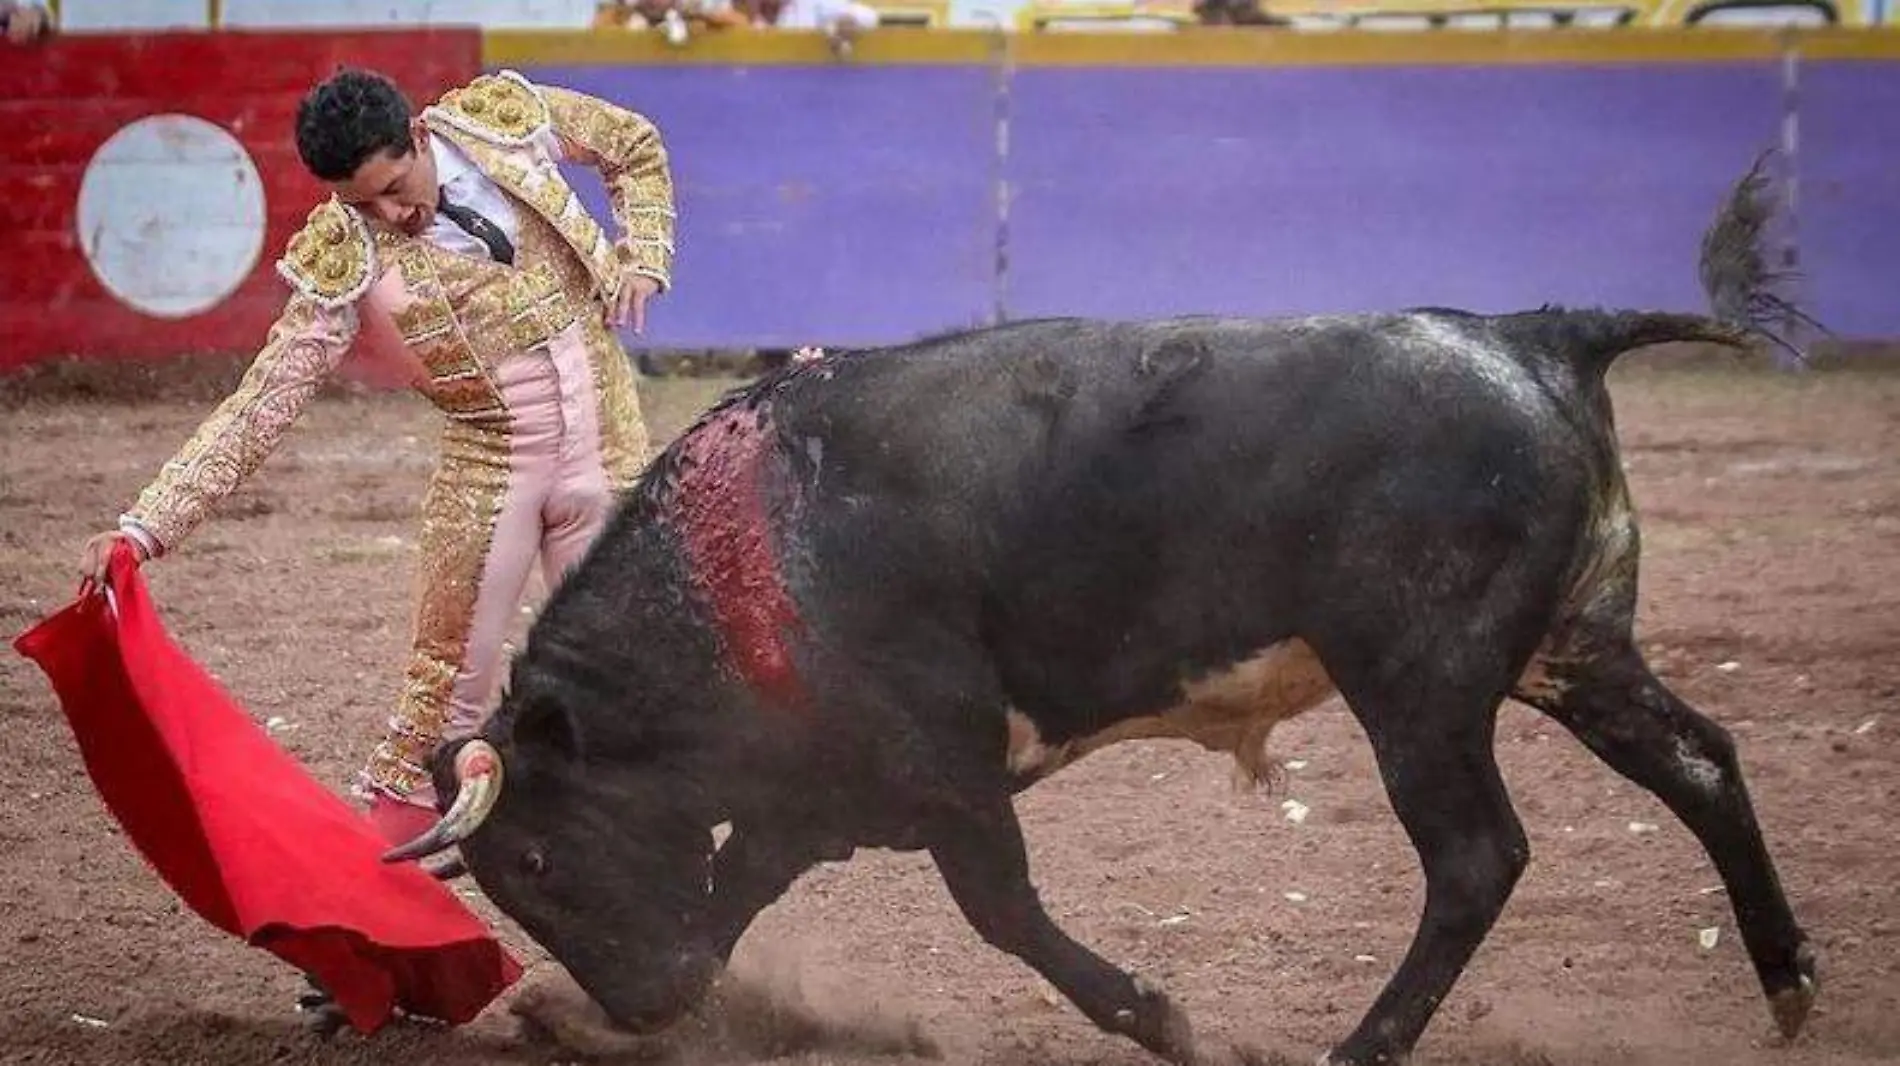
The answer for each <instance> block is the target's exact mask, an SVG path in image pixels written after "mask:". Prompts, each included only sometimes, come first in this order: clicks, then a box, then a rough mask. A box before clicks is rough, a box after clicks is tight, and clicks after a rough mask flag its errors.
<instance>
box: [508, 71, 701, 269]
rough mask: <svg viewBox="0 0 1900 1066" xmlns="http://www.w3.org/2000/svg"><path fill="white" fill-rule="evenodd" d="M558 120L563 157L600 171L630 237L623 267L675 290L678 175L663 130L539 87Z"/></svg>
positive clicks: (602, 104) (601, 103) (597, 102)
mask: <svg viewBox="0 0 1900 1066" xmlns="http://www.w3.org/2000/svg"><path fill="white" fill-rule="evenodd" d="M536 88H537V90H538V91H539V92H540V94H541V97H542V99H544V100H546V101H547V104H548V109H549V111H550V112H551V113H552V114H553V118H554V133H555V135H556V137H558V138H559V140H560V143H561V151H562V154H563V155H564V156H565V157H566V158H568V159H571V160H573V161H574V162H577V163H582V164H585V165H588V166H592V167H594V168H595V169H596V170H598V171H600V175H601V178H602V180H603V182H604V183H605V185H606V186H607V192H608V194H609V196H610V197H611V198H612V200H613V210H614V217H615V218H616V219H618V220H619V222H620V226H621V228H622V229H623V230H624V231H625V236H624V237H623V238H622V239H621V241H620V243H619V244H618V246H617V247H616V252H617V254H618V255H619V257H620V259H621V261H622V262H623V263H626V264H629V265H630V266H632V267H633V269H634V270H635V271H637V272H638V273H641V274H645V275H646V276H648V277H650V278H653V279H654V280H656V281H658V282H659V283H660V285H661V286H662V287H663V288H671V287H672V283H673V282H672V277H673V226H674V213H673V175H672V170H671V168H670V166H669V164H668V161H667V154H666V144H665V142H664V141H663V140H662V139H661V137H660V131H659V129H658V128H657V127H655V126H654V125H653V123H652V122H651V121H649V120H648V119H647V118H646V117H645V116H643V115H640V114H637V113H635V112H632V111H628V110H626V109H625V108H622V107H617V106H615V105H613V104H610V103H608V102H606V101H605V100H601V99H598V98H596V97H592V96H588V95H586V94H584V93H577V92H574V91H573V90H571V89H562V88H559V87H556V86H551V85H539V86H536Z"/></svg>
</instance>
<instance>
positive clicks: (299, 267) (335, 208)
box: [120, 71, 674, 552]
mask: <svg viewBox="0 0 1900 1066" xmlns="http://www.w3.org/2000/svg"><path fill="white" fill-rule="evenodd" d="M422 117H423V121H424V122H425V123H426V124H427V125H428V127H429V129H430V130H432V131H433V132H434V133H435V134H437V135H438V136H440V137H442V138H444V139H446V140H448V141H449V142H450V143H452V144H454V145H455V146H456V147H457V148H459V149H461V150H462V151H463V152H464V153H465V154H466V155H467V156H468V157H469V159H470V160H472V161H473V162H474V163H475V165H476V166H477V167H478V168H480V169H481V171H482V172H483V173H484V174H486V175H487V176H488V177H489V179H490V180H492V181H494V182H495V183H496V184H497V185H499V186H500V187H501V188H502V189H503V190H504V191H506V192H507V193H509V194H511V195H512V196H513V197H514V198H515V199H516V200H517V201H519V202H520V203H521V204H525V205H526V206H527V207H528V208H529V209H530V211H531V217H523V218H522V219H521V221H522V223H523V232H524V235H525V236H527V237H528V238H529V242H528V243H529V244H530V245H531V244H532V243H533V241H532V239H533V237H534V236H535V235H536V234H558V239H555V238H553V237H550V238H549V239H548V240H547V241H546V242H545V243H546V244H548V245H550V246H556V245H558V246H564V247H552V248H550V249H548V251H549V252H550V253H551V254H544V255H538V256H537V255H524V256H522V257H519V258H518V259H517V262H516V265H515V267H512V268H511V267H505V266H503V265H501V264H497V263H489V262H485V261H477V260H475V259H473V258H471V257H468V256H464V255H460V254H458V253H454V252H449V251H446V250H443V249H441V248H438V247H436V246H435V245H434V244H432V243H430V242H428V241H426V240H423V239H421V238H419V237H409V236H407V235H405V234H401V233H396V232H392V231H386V230H383V229H380V228H378V229H376V230H374V231H372V229H371V228H370V227H369V226H368V224H367V223H366V222H365V221H364V218H363V216H362V215H361V214H359V213H358V212H357V211H355V210H354V209H352V208H350V207H348V206H346V205H344V204H342V203H341V202H339V201H337V200H336V199H334V198H332V199H331V200H329V201H327V202H325V203H323V204H320V205H318V207H317V208H316V209H315V210H313V211H312V212H311V213H310V217H309V220H308V222H307V224H306V225H305V226H304V227H303V228H302V229H301V230H299V231H298V232H297V234H296V235H294V236H293V237H292V238H291V239H290V242H289V244H288V246H287V248H286V250H285V253H284V256H283V258H282V259H281V260H280V261H279V262H278V264H277V270H278V273H279V274H281V275H282V276H283V277H284V279H285V280H287V281H288V282H289V283H290V286H291V289H292V292H291V295H290V298H289V300H288V301H287V302H286V304H285V306H284V310H283V312H282V313H281V314H280V315H279V317H278V319H277V321H276V323H275V324H274V325H273V326H272V327H271V329H270V332H269V335H268V337H267V338H266V341H265V343H264V345H263V347H262V349H261V350H260V351H259V353H258V355H257V357H256V359H255V360H254V361H253V362H252V364H251V366H250V369H249V370H248V371H247V372H246V374H245V375H244V378H243V380H242V381H241V382H240V384H239V385H238V387H237V389H236V390H235V391H234V392H233V393H232V394H231V395H230V396H229V397H227V398H226V399H225V400H224V401H223V402H222V403H221V404H219V406H218V407H217V408H216V410H214V411H213V412H212V413H211V415H210V416H209V417H208V418H207V419H206V420H205V421H204V422H203V423H202V424H200V426H199V427H198V430H197V432H196V433H194V434H193V436H192V437H191V439H190V440H189V441H187V442H186V443H185V445H184V446H183V447H182V448H181V449H180V450H179V451H178V452H177V454H176V455H174V456H173V457H172V458H171V459H170V460H169V461H168V462H166V463H165V464H164V466H163V467H162V468H161V469H160V471H159V474H158V476H157V478H155V479H154V480H153V481H152V483H151V484H150V485H148V486H147V487H146V488H145V489H144V491H143V492H141V493H140V494H139V497H138V500H137V502H136V503H135V504H134V505H133V507H132V508H131V510H130V511H129V512H128V513H127V514H125V515H123V516H121V519H120V525H121V526H122V527H123V528H125V529H126V530H127V531H128V532H130V533H132V534H133V535H134V536H138V537H139V538H140V539H141V540H142V541H144V542H145V543H146V544H147V547H148V548H150V549H151V550H153V551H155V552H164V551H168V550H170V549H172V548H175V547H177V545H178V544H179V542H180V541H181V540H183V539H184V538H185V537H186V536H187V535H189V534H190V533H191V531H192V530H193V529H195V528H196V527H197V526H198V525H199V524H200V523H201V522H202V521H203V520H204V518H205V517H206V515H207V514H208V513H209V512H210V510H211V508H212V507H213V506H214V505H215V504H216V503H217V502H218V500H219V499H221V498H222V497H224V496H225V495H226V494H227V493H229V492H230V491H231V490H233V489H234V488H236V487H237V485H238V483H239V482H240V481H242V480H243V479H244V478H245V477H247V476H249V475H250V474H251V472H252V471H254V470H256V469H257V467H258V466H259V465H260V464H262V463H263V461H264V459H265V458H266V457H267V456H268V455H269V454H270V452H271V450H272V449H273V448H275V447H276V445H277V443H278V441H279V440H281V439H282V437H283V435H284V433H285V432H286V431H287V430H288V429H289V428H290V425H291V423H292V422H294V421H295V420H296V418H297V416H298V415H299V414H300V413H301V411H302V409H303V407H304V405H305V404H306V403H307V402H308V401H309V399H310V398H311V396H313V395H314V394H315V393H316V391H317V389H318V387H319V386H320V385H321V384H322V382H323V380H324V379H325V378H326V377H327V376H328V375H329V374H330V373H331V372H332V371H333V370H334V369H335V368H336V367H337V365H338V364H339V363H340V362H341V361H342V359H343V357H344V355H345V354H346V353H347V352H348V351H349V349H350V347H351V346H352V344H353V343H354V342H356V341H357V339H358V338H359V336H362V335H365V334H367V337H366V339H367V340H369V341H371V343H373V344H376V345H377V346H378V347H379V348H380V349H382V350H383V351H385V352H400V353H401V358H402V360H403V361H404V363H405V364H406V365H407V367H408V370H409V373H410V375H411V379H412V383H413V384H414V386H415V387H416V389H417V390H418V391H420V392H421V393H422V394H423V395H424V396H426V397H427V398H428V399H429V400H430V401H431V402H432V403H433V404H435V406H436V407H438V408H439V409H441V410H442V412H443V413H444V414H445V415H447V416H448V417H449V418H451V419H456V420H460V421H469V422H478V423H479V422H482V421H485V420H492V419H495V418H497V417H500V416H503V415H504V414H505V411H504V409H503V406H502V402H501V398H500V396H499V394H498V393H497V391H496V389H495V386H494V383H493V375H492V369H493V367H494V365H495V364H496V363H497V362H498V361H499V360H500V359H501V358H502V357H503V356H505V355H508V354H510V353H512V352H517V351H522V350H525V349H528V348H532V347H534V346H535V345H537V344H541V343H544V342H546V341H547V340H548V339H549V338H550V337H552V336H554V335H555V334H557V333H559V332H560V331H561V330H562V329H564V328H566V327H567V326H568V325H570V324H572V323H573V322H575V321H576V320H577V319H578V318H579V317H580V316H582V315H587V314H592V315H596V316H598V315H600V314H601V312H602V308H603V306H604V305H611V302H612V301H613V300H614V299H615V297H616V296H617V295H618V293H619V290H620V285H621V279H622V277H623V275H624V273H625V272H626V271H627V270H628V269H631V270H632V271H633V272H634V273H638V274H644V275H646V276H649V277H652V278H654V279H655V280H656V281H658V282H659V284H660V285H661V287H662V288H663V289H665V288H670V287H671V284H672V279H671V270H672V260H673V232H674V210H673V186H672V177H671V173H670V170H669V167H668V161H667V155H666V149H665V146H664V144H663V143H662V141H661V138H660V134H659V132H658V130H656V129H655V128H654V126H653V124H652V123H651V122H650V121H648V120H647V119H646V118H644V117H642V116H640V115H638V114H636V113H634V112H631V111H627V110H625V109H622V108H619V107H616V106H614V105H612V104H609V103H607V102H605V101H602V100H599V99H596V98H594V97H591V96H586V95H583V94H581V93H577V92H572V91H570V90H566V89H561V88H557V87H554V86H549V85H536V84H533V83H531V82H529V81H528V80H527V79H526V78H524V77H522V76H521V75H519V74H516V73H514V72H512V71H504V72H502V73H500V74H497V75H483V76H481V77H479V78H476V79H475V80H474V81H473V82H471V83H470V84H469V85H467V86H465V87H463V88H459V89H455V90H452V91H450V92H448V93H446V94H444V95H443V97H442V98H441V100H439V101H438V102H437V103H435V104H434V105H432V106H430V107H428V108H426V109H425V110H424V111H423V115H422ZM563 160H567V161H573V162H578V163H582V164H584V165H590V166H592V167H594V168H595V169H596V170H598V171H599V173H600V174H601V176H602V178H603V180H604V184H605V185H606V187H607V189H608V191H609V194H610V197H611V200H612V207H613V213H614V216H615V220H616V221H617V222H618V223H619V225H620V228H621V229H622V230H623V236H622V237H621V238H620V239H618V240H610V239H609V238H608V237H607V235H606V234H605V233H604V232H603V231H602V229H601V227H600V225H599V224H598V223H596V222H595V220H594V219H593V217H592V216H590V215H589V214H588V213H587V211H586V210H585V208H583V206H582V205H581V202H580V198H579V197H578V196H576V195H575V193H574V190H573V189H572V188H571V187H570V186H569V185H568V183H567V182H566V180H565V179H563V177H562V176H561V174H560V171H559V170H558V168H557V163H559V162H561V161H563ZM531 250H532V249H531V248H530V247H528V246H526V245H524V252H527V251H531ZM568 253H571V254H568ZM589 347H590V349H597V348H600V347H601V346H598V345H590V346H589ZM605 347H606V348H611V349H613V350H614V351H615V352H616V353H617V352H618V345H611V344H609V345H606V346H605ZM603 357H606V356H603ZM632 417H638V416H637V413H635V414H633V415H632ZM620 458H622V459H624V458H625V457H620ZM634 458H635V461H638V459H640V458H643V457H634Z"/></svg>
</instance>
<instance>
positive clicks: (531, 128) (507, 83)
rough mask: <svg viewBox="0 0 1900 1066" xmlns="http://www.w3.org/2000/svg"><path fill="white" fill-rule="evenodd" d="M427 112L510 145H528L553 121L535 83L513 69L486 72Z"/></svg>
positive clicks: (469, 131) (482, 137) (484, 136)
mask: <svg viewBox="0 0 1900 1066" xmlns="http://www.w3.org/2000/svg"><path fill="white" fill-rule="evenodd" d="M424 114H433V115H435V116H436V117H439V118H441V119H442V121H444V122H446V123H448V124H449V125H451V126H454V127H455V128H456V129H458V130H461V131H462V132H464V133H467V134H469V135H471V136H474V137H479V138H481V139H482V140H484V141H487V142H488V143H490V144H497V145H501V146H503V147H507V148H517V147H520V146H521V145H524V144H527V143H528V142H529V141H531V140H533V139H534V138H536V137H538V136H540V135H542V134H544V133H546V132H547V130H548V129H549V127H550V126H551V125H552V123H553V121H554V119H553V116H552V115H551V114H550V113H549V111H548V104H547V101H546V100H543V99H541V94H540V93H539V92H536V91H535V88H534V84H533V83H532V82H530V81H529V80H528V79H526V78H524V77H522V76H521V75H519V74H517V73H515V72H514V71H512V70H504V71H502V72H500V73H499V74H483V75H482V76H480V77H478V78H476V79H475V80H474V81H472V82H469V83H468V85H466V86H465V87H463V88H460V89H450V90H449V91H448V92H446V93H444V94H442V99H440V100H438V101H436V102H435V103H434V104H432V105H430V107H429V108H428V110H427V111H425V112H424Z"/></svg>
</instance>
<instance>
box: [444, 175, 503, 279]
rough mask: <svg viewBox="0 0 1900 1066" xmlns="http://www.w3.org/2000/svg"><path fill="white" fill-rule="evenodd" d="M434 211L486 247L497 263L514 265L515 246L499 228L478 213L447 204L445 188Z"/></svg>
mask: <svg viewBox="0 0 1900 1066" xmlns="http://www.w3.org/2000/svg"><path fill="white" fill-rule="evenodd" d="M435 209H436V210H437V211H440V212H441V213H442V214H443V215H444V216H445V217H447V218H448V220H449V221H450V222H453V223H455V224H456V225H458V226H460V227H462V232H464V233H467V234H468V235H469V236H471V237H473V238H475V239H476V240H478V241H480V242H482V243H483V244H485V245H487V246H488V254H489V255H490V256H493V257H494V258H495V260H496V261H497V262H501V263H507V264H508V265H510V266H513V265H514V262H515V246H514V245H512V244H509V243H508V235H507V234H505V233H503V232H502V231H501V227H500V226H497V225H495V224H494V223H493V222H490V221H488V220H487V219H486V218H483V217H482V213H481V212H480V211H477V210H475V209H474V208H472V207H463V206H461V205H460V204H452V203H449V190H447V189H446V188H445V189H442V190H440V191H439V193H438V194H437V199H436V204H435Z"/></svg>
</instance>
